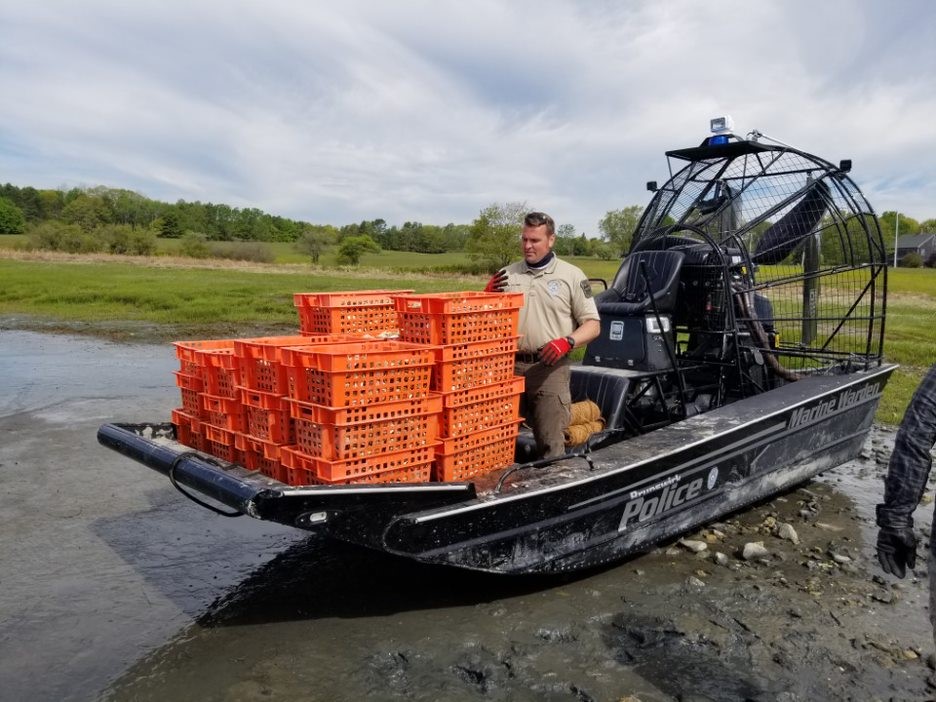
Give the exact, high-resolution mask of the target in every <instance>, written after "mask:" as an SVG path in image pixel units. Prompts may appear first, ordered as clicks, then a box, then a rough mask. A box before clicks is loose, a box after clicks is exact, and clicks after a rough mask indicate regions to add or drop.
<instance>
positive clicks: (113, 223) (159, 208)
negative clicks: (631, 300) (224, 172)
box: [0, 183, 641, 267]
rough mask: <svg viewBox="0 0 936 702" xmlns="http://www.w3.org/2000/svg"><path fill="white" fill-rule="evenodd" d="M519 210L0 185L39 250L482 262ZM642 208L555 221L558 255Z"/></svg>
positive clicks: (619, 234) (2, 209)
mask: <svg viewBox="0 0 936 702" xmlns="http://www.w3.org/2000/svg"><path fill="white" fill-rule="evenodd" d="M525 209H526V206H525V204H523V203H504V204H498V203H495V204H492V205H490V206H488V207H486V208H485V209H483V210H481V212H480V214H479V216H478V217H477V218H476V219H475V220H474V221H473V222H472V223H470V224H463V223H448V224H446V225H441V226H440V225H434V224H424V223H421V222H416V221H408V222H404V223H403V224H402V225H399V226H398V225H395V224H394V225H390V224H388V223H387V222H386V220H384V219H373V220H364V221H361V222H360V223H354V224H346V225H343V226H334V225H331V224H312V223H310V222H304V221H300V220H293V219H289V218H286V217H280V216H277V215H271V214H268V213H266V212H263V211H262V210H260V209H257V208H237V207H232V206H230V205H224V204H214V203H210V202H209V203H202V202H186V201H184V200H179V201H177V202H175V203H168V202H161V201H158V200H152V199H150V198H147V197H145V196H143V195H141V194H139V193H136V192H134V191H132V190H126V189H120V188H108V187H104V186H95V187H87V188H72V189H70V190H64V189H57V190H53V189H37V188H33V187H30V186H26V187H18V186H16V185H12V184H10V183H5V184H3V185H2V186H0V234H23V233H28V234H29V235H30V240H31V243H32V244H33V245H35V246H36V247H37V248H49V249H58V250H65V251H71V252H76V253H78V252H92V251H101V250H105V251H110V252H112V253H138V254H151V253H153V252H154V251H155V248H156V242H155V239H156V238H157V237H159V238H165V239H183V240H184V241H183V246H182V253H183V254H188V255H193V256H205V255H212V252H215V253H216V252H219V251H223V249H220V248H218V247H216V246H213V244H214V243H216V242H256V243H263V242H295V245H296V246H297V248H298V249H299V250H301V251H303V252H304V253H306V254H308V255H309V256H310V258H311V259H312V260H313V262H316V263H317V262H318V258H319V256H320V255H321V254H322V253H323V252H324V251H325V250H326V249H328V248H331V247H335V248H336V249H337V252H338V258H339V260H340V261H342V262H345V263H357V262H358V260H359V259H360V256H361V255H362V254H363V253H365V252H367V251H380V250H383V249H387V250H393V251H411V252H415V253H444V252H460V251H467V252H468V253H469V254H471V257H472V258H473V259H475V260H477V261H478V262H479V263H481V264H483V265H485V266H487V267H490V266H494V265H495V263H496V262H499V261H501V260H503V259H504V258H506V257H510V259H511V260H512V259H514V258H516V256H517V241H516V232H517V227H518V225H519V222H520V221H521V220H522V214H523V212H524V211H525ZM640 210H641V208H640V207H639V206H632V207H629V208H625V209H624V210H614V211H612V212H609V213H608V214H607V215H606V216H605V218H604V219H603V220H602V221H601V222H600V223H599V227H598V229H599V231H600V236H597V237H588V236H586V235H585V233H580V232H578V231H577V230H576V228H575V227H574V226H573V225H571V224H563V225H561V226H560V227H559V231H558V232H557V234H558V241H557V245H556V249H557V253H559V254H560V255H567V256H568V255H575V256H598V257H601V258H613V257H616V256H620V255H621V254H622V253H624V252H625V251H626V248H627V244H629V238H628V237H629V236H630V234H631V233H632V232H633V230H634V229H635V228H636V224H637V219H638V217H639V215H640ZM241 248H243V247H241ZM498 265H502V264H498Z"/></svg>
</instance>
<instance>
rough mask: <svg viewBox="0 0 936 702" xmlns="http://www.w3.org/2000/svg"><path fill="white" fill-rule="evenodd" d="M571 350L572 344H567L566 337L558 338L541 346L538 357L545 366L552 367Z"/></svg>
mask: <svg viewBox="0 0 936 702" xmlns="http://www.w3.org/2000/svg"><path fill="white" fill-rule="evenodd" d="M571 350H572V344H570V343H569V340H568V337H567V338H562V337H559V338H558V339H553V340H552V341H550V342H549V343H547V344H546V345H545V346H543V348H541V349H540V350H539V357H540V360H541V361H542V362H543V363H545V364H546V365H547V366H552V365H554V364H556V363H558V361H559V359H561V358H562V357H563V356H565V355H566V354H567V353H569V351H571Z"/></svg>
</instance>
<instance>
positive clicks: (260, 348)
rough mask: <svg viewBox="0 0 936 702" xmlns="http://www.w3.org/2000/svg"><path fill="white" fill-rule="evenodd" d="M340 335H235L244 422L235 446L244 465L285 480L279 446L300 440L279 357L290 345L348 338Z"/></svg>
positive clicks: (283, 368) (235, 352)
mask: <svg viewBox="0 0 936 702" xmlns="http://www.w3.org/2000/svg"><path fill="white" fill-rule="evenodd" d="M349 338H350V337H347V336H343V335H339V334H321V335H318V336H264V337H257V338H252V339H234V355H235V356H236V358H237V364H238V369H239V377H240V384H239V387H238V392H239V397H240V403H241V405H242V408H243V413H244V422H243V428H242V431H241V433H239V434H237V435H236V436H235V437H234V445H235V446H236V447H237V448H238V449H240V450H241V452H242V457H243V462H244V465H245V466H246V467H247V468H249V469H250V470H259V471H260V472H261V473H263V474H264V475H267V476H269V477H271V478H273V479H274V480H279V481H281V482H286V477H287V476H286V470H285V469H284V468H283V466H282V464H281V463H280V455H279V452H280V447H282V446H285V445H287V444H293V443H295V438H296V437H295V426H294V423H293V420H292V417H290V415H289V405H288V404H287V402H286V394H287V381H286V368H285V366H283V365H282V363H281V361H280V355H281V350H282V348H283V347H286V346H303V345H309V344H319V343H332V342H338V341H347V340H348V339H349Z"/></svg>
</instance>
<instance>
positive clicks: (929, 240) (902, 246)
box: [897, 234, 936, 265]
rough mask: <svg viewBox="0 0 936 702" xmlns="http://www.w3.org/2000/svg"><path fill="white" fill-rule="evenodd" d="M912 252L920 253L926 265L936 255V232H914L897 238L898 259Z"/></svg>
mask: <svg viewBox="0 0 936 702" xmlns="http://www.w3.org/2000/svg"><path fill="white" fill-rule="evenodd" d="M910 253H917V254H920V258H922V259H923V263H924V265H925V264H926V262H927V261H929V260H930V258H931V257H933V256H936V234H914V235H913V236H902V237H900V238H899V239H897V261H898V262H899V261H900V259H902V258H903V257H904V256H906V255H907V254H910Z"/></svg>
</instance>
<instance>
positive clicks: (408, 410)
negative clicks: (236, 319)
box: [280, 340, 442, 485]
mask: <svg viewBox="0 0 936 702" xmlns="http://www.w3.org/2000/svg"><path fill="white" fill-rule="evenodd" d="M433 354H434V350H433V348H432V347H428V346H424V345H418V344H407V343H402V342H399V341H380V340H373V341H369V342H367V343H361V342H360V341H357V342H354V343H344V344H323V345H317V346H293V347H285V348H283V349H282V352H281V360H282V363H283V365H284V366H285V367H286V375H287V390H288V404H289V408H290V414H291V416H292V418H293V420H294V422H295V434H296V444H295V445H294V446H288V447H281V448H280V460H281V461H282V463H283V465H284V466H285V467H286V469H287V472H288V474H287V479H288V482H289V484H291V485H308V484H322V483H324V484H337V483H380V482H425V481H428V480H429V478H430V476H431V472H432V463H433V459H434V456H435V446H436V438H437V436H438V434H439V412H440V410H441V406H442V403H441V398H439V397H437V396H436V397H433V396H432V395H431V394H430V392H429V385H430V379H431V375H432V367H433V360H434V356H433Z"/></svg>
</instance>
